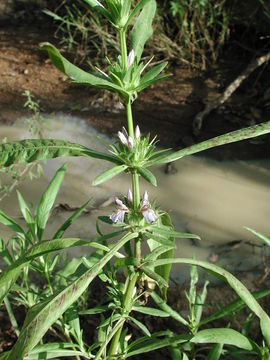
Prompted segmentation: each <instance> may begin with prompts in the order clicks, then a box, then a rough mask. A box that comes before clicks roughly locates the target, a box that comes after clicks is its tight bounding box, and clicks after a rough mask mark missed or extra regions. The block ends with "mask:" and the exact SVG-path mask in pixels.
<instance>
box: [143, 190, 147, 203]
mask: <svg viewBox="0 0 270 360" xmlns="http://www.w3.org/2000/svg"><path fill="white" fill-rule="evenodd" d="M143 201H145V202H147V201H148V192H147V191H145V192H144V194H143Z"/></svg>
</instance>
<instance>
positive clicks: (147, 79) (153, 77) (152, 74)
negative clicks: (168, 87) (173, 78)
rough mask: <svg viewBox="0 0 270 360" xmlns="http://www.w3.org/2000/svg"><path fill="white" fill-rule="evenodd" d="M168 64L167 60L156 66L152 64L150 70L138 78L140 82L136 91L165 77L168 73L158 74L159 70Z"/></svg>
mask: <svg viewBox="0 0 270 360" xmlns="http://www.w3.org/2000/svg"><path fill="white" fill-rule="evenodd" d="M167 65H168V62H167V61H166V62H164V63H162V64H159V65H157V66H154V67H153V68H152V69H151V70H149V71H147V73H146V74H145V75H143V77H142V78H141V80H140V84H139V85H138V86H137V88H136V91H138V92H140V91H142V90H143V89H145V88H146V87H148V86H150V85H152V84H154V83H155V82H157V81H159V80H161V79H167V78H168V77H169V76H170V75H167V74H166V75H162V76H158V75H159V74H160V73H161V71H163V70H164V69H165V67H166V66H167Z"/></svg>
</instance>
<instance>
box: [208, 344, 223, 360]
mask: <svg viewBox="0 0 270 360" xmlns="http://www.w3.org/2000/svg"><path fill="white" fill-rule="evenodd" d="M222 350H223V344H216V345H215V346H213V348H212V349H211V351H210V353H209V354H208V355H207V357H206V359H205V360H219V359H220V357H221V355H222Z"/></svg>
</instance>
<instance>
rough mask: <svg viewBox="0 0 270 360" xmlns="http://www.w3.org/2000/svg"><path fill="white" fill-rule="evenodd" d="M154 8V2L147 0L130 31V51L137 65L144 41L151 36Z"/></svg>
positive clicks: (153, 0)
mask: <svg viewBox="0 0 270 360" xmlns="http://www.w3.org/2000/svg"><path fill="white" fill-rule="evenodd" d="M156 7H157V5H156V1H155V0H149V1H148V2H147V3H146V4H145V6H144V8H143V9H142V11H141V13H140V15H139V17H138V19H137V21H136V23H135V25H134V27H133V29H132V31H131V49H133V50H134V53H135V57H137V61H138V63H139V62H140V60H141V56H142V53H143V49H144V45H145V43H146V41H147V40H148V39H149V38H150V37H151V35H152V34H153V29H152V22H153V19H154V17H155V12H156Z"/></svg>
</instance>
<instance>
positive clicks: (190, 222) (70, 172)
mask: <svg viewBox="0 0 270 360" xmlns="http://www.w3.org/2000/svg"><path fill="white" fill-rule="evenodd" d="M116 130H117V129H116ZM29 136H30V135H29V133H28V131H27V130H26V127H25V125H24V124H23V121H19V122H17V123H15V124H14V125H12V126H4V125H1V126H0V140H1V139H3V138H4V137H7V138H8V140H9V141H12V140H16V139H24V138H29ZM46 137H50V138H58V139H66V140H69V141H72V142H78V143H81V144H84V145H86V146H88V147H90V148H93V149H96V150H99V151H106V150H107V149H108V146H109V143H110V142H111V139H109V138H107V137H105V136H103V135H101V134H99V133H97V131H96V130H95V129H93V128H91V127H89V126H88V125H86V124H85V122H84V121H83V120H80V119H78V118H74V117H73V118H71V117H69V116H66V115H61V114H58V115H55V116H54V117H48V118H47V120H46ZM63 162H66V163H67V164H68V166H67V174H66V177H65V180H64V183H63V187H62V189H61V191H60V193H59V196H58V198H57V204H68V206H70V207H78V206H80V205H81V204H82V203H83V202H85V200H86V199H89V198H91V199H92V200H91V212H90V213H88V214H84V215H82V216H81V218H80V219H79V220H77V222H76V223H74V224H73V226H72V227H71V228H70V230H69V231H68V232H67V233H66V235H67V236H76V237H82V238H88V239H89V238H91V236H93V235H95V233H96V230H95V218H96V217H97V216H98V215H103V214H110V213H111V212H112V210H113V208H114V206H113V204H111V205H108V203H110V201H107V200H108V199H112V198H113V197H114V196H115V195H119V194H120V193H121V192H122V191H123V192H126V191H127V189H128V188H129V187H130V180H129V177H128V176H127V175H122V176H118V177H117V178H115V179H112V180H111V181H109V182H107V183H105V184H102V185H101V186H98V187H92V186H91V182H92V180H93V179H94V177H95V176H97V175H98V174H99V173H100V172H101V171H103V170H105V169H107V168H109V167H110V164H109V163H107V162H102V161H100V160H95V159H93V160H92V159H85V158H68V159H67V158H65V159H54V160H50V161H48V162H47V163H46V164H45V165H44V176H43V177H42V178H41V179H39V180H33V181H29V180H25V181H24V182H23V183H22V184H20V186H19V189H20V191H21V192H22V194H23V195H24V197H25V199H26V200H27V201H28V202H31V203H32V204H33V206H35V205H36V203H37V200H38V199H39V198H40V195H41V193H42V191H43V190H44V189H45V188H46V185H47V184H48V181H49V180H50V178H51V177H52V176H53V175H54V173H55V171H56V170H57V169H58V168H59V166H60V165H61V164H62V163H63ZM176 167H177V170H178V171H177V173H176V174H173V175H165V174H164V168H163V167H157V168H155V169H154V173H155V175H156V176H157V179H158V184H159V186H158V188H153V187H152V186H150V185H148V184H146V183H145V182H144V180H142V185H141V191H144V190H145V189H147V190H148V191H149V193H150V198H151V199H156V202H157V204H162V208H163V209H165V210H166V211H168V212H169V213H170V215H171V217H172V219H173V222H174V224H175V227H176V229H177V230H179V231H188V232H192V233H196V234H198V235H200V236H201V238H202V241H201V242H199V243H198V242H196V243H194V242H192V241H190V240H178V241H177V250H176V256H180V257H192V256H195V257H196V258H197V259H202V260H211V261H215V262H216V261H217V264H219V265H221V266H225V267H226V268H228V269H229V270H231V271H236V270H237V271H245V270H247V269H249V270H250V269H252V270H253V269H257V268H258V267H259V266H260V265H262V262H263V252H262V250H261V248H259V247H254V246H251V245H250V244H247V243H246V242H248V241H254V240H255V243H258V242H257V241H256V239H255V238H254V237H253V236H252V235H251V234H250V233H249V232H247V231H246V230H245V229H244V228H243V226H244V225H246V226H249V227H251V228H254V229H257V230H258V231H260V232H262V233H265V234H270V226H269V225H270V223H269V218H270V191H269V184H270V167H269V164H268V163H266V162H255V161H252V162H231V161H230V162H229V161H226V162H216V161H214V160H209V159H206V158H203V157H187V158H184V159H182V160H180V161H178V162H176ZM0 208H1V209H3V210H4V211H5V212H6V213H7V214H9V215H11V216H13V217H15V218H17V219H18V221H20V218H21V215H20V212H19V210H18V209H17V199H16V196H15V194H13V195H11V197H9V198H6V199H5V200H4V201H3V202H2V203H1V204H0ZM68 216H70V212H69V211H66V210H65V209H63V207H59V206H58V207H56V208H55V209H54V212H53V216H52V217H51V220H50V224H49V232H48V234H47V236H50V235H51V234H52V233H53V232H54V231H55V230H56V229H57V227H58V226H59V224H61V223H62V222H63V221H64V219H65V218H66V217H68ZM0 230H1V236H2V237H4V238H7V237H8V233H7V232H6V230H5V229H4V228H3V227H1V229H0ZM84 251H85V249H83V250H78V249H77V250H76V251H74V253H75V254H76V255H78V254H82V253H83V252H84ZM264 256H265V254H264ZM179 269H180V268H177V267H176V268H175V270H174V274H175V277H178V273H179Z"/></svg>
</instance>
